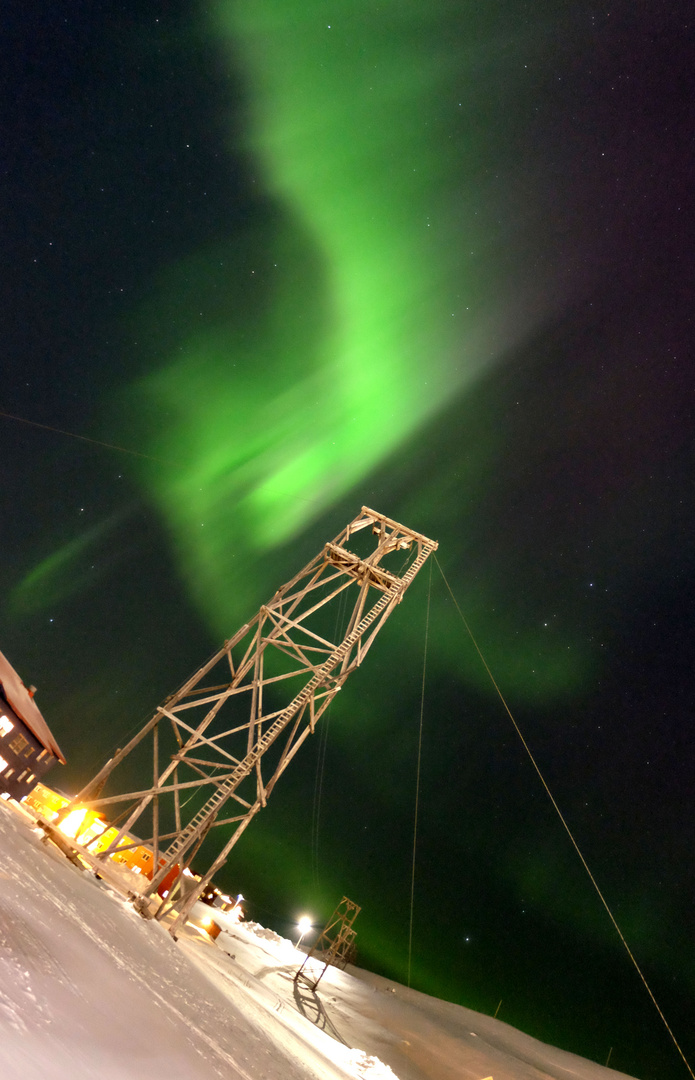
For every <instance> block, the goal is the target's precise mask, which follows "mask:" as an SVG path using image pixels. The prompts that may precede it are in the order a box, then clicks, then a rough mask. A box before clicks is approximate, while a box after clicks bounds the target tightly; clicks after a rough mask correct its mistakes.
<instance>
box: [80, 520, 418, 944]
mask: <svg viewBox="0 0 695 1080" xmlns="http://www.w3.org/2000/svg"><path fill="white" fill-rule="evenodd" d="M436 548H437V544H436V543H435V542H434V541H433V540H429V539H428V538H427V537H425V536H422V535H421V534H420V533H417V532H414V531H413V530H412V529H408V528H406V527H405V526H404V525H401V524H399V523H398V522H396V521H392V520H391V519H390V518H387V517H385V516H384V515H383V514H379V513H377V512H376V511H374V510H370V509H368V508H367V507H363V508H362V510H361V512H360V514H358V516H357V517H356V518H355V519H354V521H351V522H350V524H349V525H347V526H346V528H345V529H343V531H342V532H341V533H340V534H339V535H338V536H337V537H336V538H335V540H333V541H332V542H331V543H328V544H326V545H325V547H324V549H323V550H322V551H321V552H320V553H319V554H318V555H317V556H316V557H315V558H314V559H312V560H311V562H310V563H308V565H307V566H305V567H304V569H303V570H301V571H300V572H299V573H298V574H296V575H295V577H293V578H292V580H291V581H289V582H288V583H287V584H286V585H283V586H282V588H281V589H279V590H278V591H277V592H276V593H275V596H274V597H273V598H272V599H271V600H270V601H269V603H267V604H265V605H263V607H261V609H260V611H259V612H258V614H257V615H256V616H255V617H254V618H253V619H252V620H251V621H250V622H248V623H246V625H245V626H242V627H241V629H240V630H239V631H238V632H237V633H236V634H235V635H234V637H232V638H230V639H229V640H228V641H226V642H225V643H224V645H223V646H222V648H221V649H220V650H219V651H218V652H217V653H215V655H214V656H213V657H212V658H211V659H210V660H208V661H207V663H206V664H204V665H203V667H201V668H200V670H199V671H197V672H196V673H195V674H194V675H193V676H192V677H191V678H190V679H188V681H187V682H186V683H184V685H183V686H182V687H181V688H180V689H179V690H178V691H177V692H176V693H175V694H173V695H172V696H171V697H169V698H167V700H166V701H164V703H163V704H162V705H160V706H159V707H158V709H157V710H156V711H155V713H154V715H153V716H152V717H151V719H150V720H149V721H148V722H147V723H146V724H145V725H144V726H143V727H142V729H141V730H140V731H139V732H138V733H137V734H136V735H135V736H134V737H133V738H132V739H131V740H130V742H129V743H128V744H127V745H126V746H125V747H124V748H123V749H122V750H119V751H118V752H117V753H116V754H115V755H114V757H113V758H111V760H109V761H108V762H107V763H106V764H105V765H104V767H103V768H102V769H101V770H100V772H99V773H97V775H96V776H95V777H94V778H93V779H92V780H90V782H89V783H88V784H87V785H86V786H85V787H84V788H83V790H82V791H81V792H80V793H79V794H78V795H77V796H76V797H75V799H74V800H73V801H72V803H71V804H70V806H68V807H67V808H66V810H65V812H64V813H65V814H67V813H68V812H69V811H70V810H71V809H74V808H75V807H77V806H80V807H84V806H87V807H90V808H92V809H97V810H99V811H100V812H102V813H104V814H105V816H106V817H108V818H109V819H110V820H112V821H117V822H118V823H119V825H120V831H119V833H118V836H117V837H115V838H114V840H113V842H112V843H111V845H110V847H109V848H108V849H107V850H106V851H102V852H100V853H99V854H98V855H96V854H94V853H93V852H91V851H90V849H89V845H87V846H83V845H81V844H79V843H78V842H77V841H74V842H73V846H74V850H75V851H76V852H77V853H78V854H79V855H80V857H81V858H83V859H85V860H86V861H88V862H90V863H91V864H92V865H93V866H94V868H95V869H96V870H97V871H98V870H99V868H100V867H104V866H105V864H104V860H105V859H106V858H107V857H108V856H109V855H110V854H112V853H113V852H114V851H115V850H116V848H117V847H119V849H120V850H121V851H122V850H124V845H125V846H129V845H130V846H135V845H134V843H133V842H132V841H130V837H132V836H133V835H134V833H135V832H137V834H138V835H139V836H140V837H141V838H142V839H141V840H140V841H138V843H144V844H145V845H148V846H149V847H150V848H151V849H152V852H153V867H154V873H153V875H152V877H151V878H149V879H148V878H147V877H145V876H143V877H142V878H140V879H138V881H137V882H136V883H135V885H134V887H133V888H132V889H131V895H132V897H133V900H134V902H135V905H136V907H137V908H138V910H139V911H141V913H142V914H143V915H145V916H147V917H151V916H152V915H156V917H157V918H161V917H163V915H164V914H165V913H166V911H167V910H171V908H172V907H175V908H176V910H177V912H178V918H177V920H176V923H175V924H174V926H173V927H172V933H174V934H175V932H176V928H177V927H178V925H179V924H180V922H181V921H182V920H183V919H185V918H186V916H187V914H188V912H189V911H190V909H191V907H192V906H193V903H194V902H195V900H196V899H197V897H198V896H199V895H200V893H201V892H202V891H203V889H205V888H206V887H207V885H208V884H209V882H210V880H211V879H212V877H213V875H214V874H215V873H216V872H217V871H218V870H219V869H220V867H222V866H223V865H224V863H225V862H226V860H227V857H228V855H229V853H230V851H231V850H232V848H233V847H234V845H235V844H236V842H237V841H238V840H239V838H240V837H241V835H242V833H243V832H244V830H245V829H246V828H247V827H248V825H249V823H250V822H251V820H252V818H253V817H254V816H255V814H257V813H258V811H259V810H260V809H261V808H262V807H264V806H265V804H266V801H267V799H268V797H269V795H270V793H271V792H272V790H273V788H274V786H275V784H276V783H277V781H278V779H279V777H280V776H281V775H282V773H283V772H284V771H285V769H286V768H287V766H288V765H289V763H290V761H291V760H292V758H293V757H294V755H295V754H296V753H297V751H298V750H299V747H300V746H301V745H302V743H303V742H304V741H305V739H306V738H307V737H308V736H309V735H310V734H311V733H312V732H313V731H314V727H315V725H316V722H317V720H318V719H319V717H320V716H321V715H322V713H323V712H325V710H326V709H327V707H328V706H329V705H330V703H331V701H332V700H333V698H334V697H335V695H336V694H337V693H338V691H339V690H340V689H341V687H342V686H343V684H344V683H345V680H346V679H347V677H348V675H350V673H351V672H352V671H354V670H355V668H357V667H358V666H359V664H361V662H362V660H363V659H364V657H365V656H366V654H367V652H368V650H369V648H370V646H371V645H372V643H373V641H374V638H375V637H376V635H377V633H378V632H379V630H380V629H381V627H382V626H383V624H384V622H385V621H386V619H387V618H388V616H389V615H390V614H391V612H392V611H393V609H394V608H395V606H396V605H397V604H399V603H400V601H401V600H402V599H403V595H404V593H405V591H406V589H407V588H408V586H409V585H410V583H411V582H412V580H413V578H414V577H415V575H416V574H417V572H418V571H419V570H420V568H421V567H422V566H423V564H424V562H425V560H426V559H427V557H428V555H430V553H431V552H433V551H435V550H436ZM341 617H342V618H343V620H344V623H343V625H344V629H342V630H341V628H340V625H339V624H340V620H341ZM136 751H137V753H135V752H136ZM131 755H135V760H133V759H131V761H130V768H129V770H128V775H129V777H132V776H133V775H134V774H136V765H137V768H138V769H139V775H141V776H149V778H150V780H149V782H147V783H145V784H142V783H141V784H140V785H139V789H137V790H128V791H123V790H121V791H117V792H115V793H111V794H109V793H108V791H109V788H113V786H114V781H113V776H114V773H115V771H116V770H117V769H118V767H119V766H120V765H121V764H122V763H123V761H124V760H125V759H126V758H128V757H130V756H131ZM147 762H149V763H147ZM122 771H123V770H122ZM220 827H226V830H225V832H224V833H222V834H221V835H222V837H223V840H222V843H221V846H220V849H219V852H218V854H217V855H216V856H215V857H214V859H213V861H212V863H211V865H210V867H209V870H208V871H207V873H205V874H204V875H203V877H202V880H200V881H199V882H198V883H197V884H196V885H195V887H194V888H188V890H187V891H186V892H184V890H183V889H180V888H179V887H178V886H179V885H180V884H181V882H182V881H183V878H182V873H183V871H184V869H185V868H187V867H188V866H190V864H191V862H192V860H193V858H194V857H195V856H196V854H197V853H198V851H199V849H200V848H201V845H202V844H203V842H204V841H205V840H206V838H207V837H208V835H209V833H210V832H211V830H212V829H217V828H220ZM205 850H206V851H207V850H208V846H207V845H206V849H205ZM201 857H202V856H201ZM174 879H176V882H177V884H173V885H172V884H170V882H172V881H173V880H174ZM189 881H190V879H189ZM163 883H165V884H166V885H167V888H168V900H167V904H165V905H163V906H160V907H157V905H156V904H155V903H153V901H154V900H156V896H157V893H158V891H159V892H162V891H163V890H162V886H163Z"/></svg>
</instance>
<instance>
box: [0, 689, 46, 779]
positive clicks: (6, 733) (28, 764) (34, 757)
mask: <svg viewBox="0 0 695 1080" xmlns="http://www.w3.org/2000/svg"><path fill="white" fill-rule="evenodd" d="M55 761H56V758H55V757H54V755H53V754H52V753H51V752H50V750H47V749H46V748H45V747H44V746H42V745H41V743H40V742H39V740H38V739H37V738H36V736H35V735H34V734H33V733H32V732H31V731H30V730H29V728H28V727H27V726H26V724H25V723H24V721H23V720H21V719H20V718H19V717H18V716H17V714H16V712H15V711H14V709H12V708H11V706H10V705H8V703H7V701H6V699H5V698H4V696H2V695H0V794H2V793H4V792H7V793H8V794H10V795H11V796H12V798H13V799H17V800H19V799H23V798H24V796H25V795H28V794H29V792H30V791H31V789H32V788H33V787H34V785H35V784H36V782H37V781H38V780H39V779H40V778H41V777H42V776H44V775H45V774H46V773H47V772H48V770H49V769H50V768H51V766H52V765H54V764H55Z"/></svg>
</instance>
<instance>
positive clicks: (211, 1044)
mask: <svg viewBox="0 0 695 1080" xmlns="http://www.w3.org/2000/svg"><path fill="white" fill-rule="evenodd" d="M204 910H205V912H206V913H208V914H210V909H209V908H205V909H204ZM194 913H195V912H194ZM214 915H215V918H216V920H217V921H218V922H219V924H220V925H221V926H222V927H223V931H222V933H221V934H220V936H219V937H218V938H217V941H216V942H212V941H211V940H210V939H209V938H208V937H207V936H204V935H202V934H201V933H199V932H198V931H197V930H195V929H194V928H192V927H189V928H187V929H186V931H185V933H184V934H183V935H182V936H181V937H180V938H179V941H178V942H175V941H173V939H172V938H171V936H170V935H169V934H168V933H167V931H166V930H165V929H164V928H163V927H162V926H160V925H159V924H157V923H154V922H145V921H144V920H142V919H141V918H140V916H139V915H137V914H136V913H135V912H134V911H133V910H132V908H131V907H130V906H129V904H128V903H127V902H126V901H125V900H123V899H121V898H120V897H119V896H117V895H116V894H114V893H112V892H111V891H110V890H109V889H107V888H106V887H105V886H104V885H103V884H101V883H99V882H98V881H97V880H96V879H95V878H94V877H93V875H91V874H89V873H87V872H84V873H83V872H80V871H79V870H78V869H77V868H75V867H74V866H72V865H71V864H70V863H68V862H67V861H66V860H65V859H64V857H63V856H62V855H61V854H60V853H59V852H58V851H57V850H56V849H54V848H53V847H52V845H49V846H46V845H45V844H43V843H42V842H41V839H40V837H39V835H38V834H37V833H36V832H35V831H34V830H33V829H32V828H31V825H30V823H29V822H28V821H25V820H24V818H23V817H22V816H21V815H20V813H19V812H17V811H16V810H14V809H12V808H11V807H10V806H8V805H7V804H5V803H0V1077H1V1078H2V1080H20V1078H21V1080H39V1078H41V1080H45V1078H46V1077H51V1080H83V1078H84V1080H87V1078H89V1080H93V1078H94V1077H98V1078H99V1080H126V1078H127V1080H135V1078H140V1077H145V1076H146V1077H147V1078H148V1080H184V1078H185V1080H210V1078H211V1077H212V1078H214V1077H224V1078H225V1080H237V1078H239V1080H345V1078H347V1077H350V1078H353V1080H354V1078H362V1080H393V1077H394V1076H395V1077H397V1078H398V1080H454V1078H455V1080H485V1078H492V1080H609V1078H610V1077H612V1078H613V1080H615V1078H617V1077H619V1076H622V1075H624V1074H620V1073H616V1072H615V1071H613V1070H612V1069H606V1068H603V1067H602V1066H600V1065H595V1064H593V1063H592V1062H589V1061H586V1060H584V1059H583V1058H579V1057H576V1056H575V1055H573V1054H568V1053H565V1052H564V1051H562V1050H556V1049H554V1048H553V1047H550V1046H546V1045H544V1044H543V1043H540V1042H538V1041H537V1040H536V1039H532V1038H530V1037H529V1036H527V1035H523V1034H521V1033H520V1032H518V1031H516V1030H514V1028H511V1027H509V1026H508V1025H507V1024H504V1023H502V1022H501V1021H499V1020H493V1019H491V1018H490V1017H487V1016H482V1015H480V1014H479V1013H475V1012H471V1011H470V1010H468V1009H464V1008H462V1007H461V1006H458V1005H452V1004H449V1003H447V1002H443V1001H438V1000H437V999H435V998H431V997H428V996H427V995H425V994H420V993H418V992H417V991H414V990H408V989H406V988H405V987H403V986H399V985H398V984H396V983H392V982H389V981H387V980H386V979H382V978H380V977H379V976H377V975H372V974H370V973H369V972H366V971H360V970H359V969H357V968H352V967H350V968H348V970H347V971H346V972H341V971H337V970H335V969H332V968H330V969H329V970H328V971H327V972H326V974H325V975H324V977H323V979H322V981H321V983H320V984H319V987H318V991H317V992H316V993H314V992H312V991H310V990H309V988H308V987H307V986H303V985H302V984H296V983H295V982H294V981H293V976H294V974H295V972H296V970H297V967H298V966H299V964H300V963H301V960H302V959H303V956H302V954H300V953H298V952H297V951H296V950H295V948H294V947H293V945H292V944H291V943H290V942H289V941H286V940H284V939H282V938H280V937H278V936H277V935H276V934H274V933H273V932H272V931H269V930H264V929H263V928H262V927H258V926H254V925H253V924H241V925H236V924H234V923H232V922H226V923H225V921H224V920H225V916H224V915H223V914H222V913H220V912H214Z"/></svg>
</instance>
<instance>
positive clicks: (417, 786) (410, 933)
mask: <svg viewBox="0 0 695 1080" xmlns="http://www.w3.org/2000/svg"><path fill="white" fill-rule="evenodd" d="M431 595H432V563H430V576H429V582H428V586H427V614H426V616H425V650H424V655H423V657H422V689H421V691H420V729H419V733H418V743H417V770H416V777H415V821H414V823H413V860H412V872H411V875H410V925H409V928H408V986H410V969H411V963H412V956H413V911H414V907H415V856H416V852H417V826H418V812H419V809H420V766H421V763H422V724H423V717H424V714H425V675H426V673H427V639H428V637H429V630H430V597H431Z"/></svg>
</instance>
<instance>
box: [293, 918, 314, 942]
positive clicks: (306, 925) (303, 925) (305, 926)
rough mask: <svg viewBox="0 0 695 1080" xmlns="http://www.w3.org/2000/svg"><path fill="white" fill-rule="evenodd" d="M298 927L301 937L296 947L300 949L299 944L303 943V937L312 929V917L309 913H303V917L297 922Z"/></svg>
mask: <svg viewBox="0 0 695 1080" xmlns="http://www.w3.org/2000/svg"><path fill="white" fill-rule="evenodd" d="M297 929H298V930H299V937H298V939H297V945H296V948H297V949H298V948H299V946H300V945H301V944H302V938H303V937H304V935H305V934H308V933H309V931H310V930H311V919H310V918H309V916H308V915H302V917H301V919H300V920H299V922H298V923H297Z"/></svg>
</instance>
